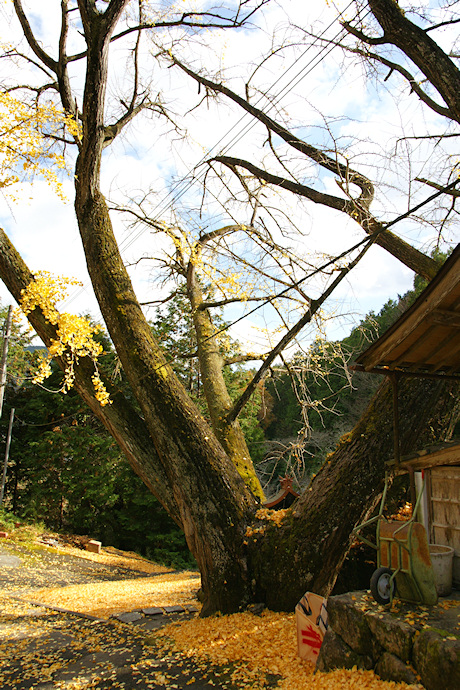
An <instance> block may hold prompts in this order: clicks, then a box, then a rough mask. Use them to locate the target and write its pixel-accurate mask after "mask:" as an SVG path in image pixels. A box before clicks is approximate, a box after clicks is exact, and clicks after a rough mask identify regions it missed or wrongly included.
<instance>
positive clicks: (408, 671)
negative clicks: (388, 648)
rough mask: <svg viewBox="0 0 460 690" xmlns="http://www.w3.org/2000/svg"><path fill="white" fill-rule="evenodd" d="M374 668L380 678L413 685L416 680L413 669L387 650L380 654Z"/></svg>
mask: <svg viewBox="0 0 460 690" xmlns="http://www.w3.org/2000/svg"><path fill="white" fill-rule="evenodd" d="M374 670H375V672H376V674H377V675H378V676H379V677H380V678H381V679H382V680H392V681H396V683H407V684H408V685H412V684H414V685H415V684H416V683H417V682H418V681H417V676H416V674H415V672H414V669H413V668H412V667H411V666H409V664H406V663H404V661H401V659H399V658H398V657H397V656H396V655H395V654H390V653H389V652H384V653H383V654H382V656H381V657H380V659H379V660H378V662H377V664H376V666H375V669H374Z"/></svg>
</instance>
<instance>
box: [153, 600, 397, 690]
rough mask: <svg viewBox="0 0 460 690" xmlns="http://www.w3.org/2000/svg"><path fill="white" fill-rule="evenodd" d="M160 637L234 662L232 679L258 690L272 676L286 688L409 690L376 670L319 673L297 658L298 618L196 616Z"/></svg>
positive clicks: (191, 653) (192, 654)
mask: <svg viewBox="0 0 460 690" xmlns="http://www.w3.org/2000/svg"><path fill="white" fill-rule="evenodd" d="M159 635H162V636H164V637H167V638H169V639H171V638H172V639H173V640H174V642H175V645H176V648H177V649H178V650H179V651H180V652H181V653H182V654H184V655H185V656H187V657H189V658H191V659H194V660H195V661H196V660H199V659H206V660H208V661H211V662H212V663H214V664H217V665H227V664H234V665H235V667H236V670H235V671H234V672H233V676H232V680H233V681H234V682H235V683H236V684H237V686H238V687H248V688H252V689H253V690H256V689H259V688H264V687H267V683H266V674H274V675H277V676H280V677H281V680H280V681H279V683H278V685H277V687H278V688H280V689H281V690H299V689H300V688H301V689H302V690H336V689H337V688H347V689H349V690H363V688H368V689H369V690H384V689H388V690H389V689H390V688H392V689H396V688H398V689H401V690H402V689H403V688H408V686H407V685H406V684H405V683H395V682H392V681H390V682H387V681H383V680H380V679H379V678H378V677H377V676H376V675H375V674H374V673H373V672H372V671H361V670H358V669H356V668H354V669H349V670H346V669H337V670H335V671H332V672H329V673H316V674H314V666H313V665H312V664H310V663H308V662H305V661H301V659H300V658H299V657H298V656H297V643H296V640H297V635H296V623H295V615H294V614H286V613H274V612H269V611H265V612H264V613H263V614H262V616H260V617H258V616H253V615H251V614H249V613H237V614H233V615H231V616H219V617H215V618H204V619H203V618H195V619H193V620H190V621H186V622H184V623H176V624H172V625H169V626H167V627H166V628H164V629H163V630H162V631H161V632H160V633H159Z"/></svg>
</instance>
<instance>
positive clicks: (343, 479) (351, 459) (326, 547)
mask: <svg viewBox="0 0 460 690" xmlns="http://www.w3.org/2000/svg"><path fill="white" fill-rule="evenodd" d="M399 401H400V417H401V419H400V432H401V451H402V453H408V452H409V451H412V450H415V449H420V448H422V447H423V445H425V444H426V443H429V442H431V443H433V442H435V441H438V442H439V441H441V440H444V439H446V438H449V436H450V434H451V433H452V430H453V425H454V424H455V421H456V420H457V419H458V416H459V413H460V396H459V385H458V384H457V383H452V382H444V381H428V380H426V379H422V380H414V379H405V380H404V381H402V382H401V384H400V394H399ZM392 457H393V406H392V390H391V385H390V384H389V383H388V382H384V383H383V384H382V385H381V386H380V388H379V389H378V391H377V393H376V394H375V396H374V398H373V400H372V402H371V404H370V405H369V407H368V409H367V410H366V411H365V413H364V414H363V416H362V418H361V419H360V421H359V422H358V424H357V425H356V427H355V428H354V429H353V431H352V432H351V433H349V434H346V435H345V436H344V437H343V438H342V439H341V441H340V443H339V445H338V447H337V449H336V450H335V451H334V452H333V453H331V455H330V456H329V457H328V458H327V460H326V461H325V463H324V465H323V467H322V468H321V470H320V471H319V472H318V474H317V476H316V477H315V478H314V480H313V481H312V484H311V486H310V487H309V488H308V489H307V490H306V491H305V492H304V493H303V495H302V496H301V497H300V498H299V500H298V501H297V502H296V504H295V505H294V506H293V508H292V509H291V510H290V511H289V513H288V515H287V517H286V519H285V521H284V524H283V525H282V527H280V528H277V527H273V526H270V527H269V528H267V529H266V531H265V535H264V536H263V537H261V538H255V539H254V538H253V539H252V540H251V541H250V543H249V548H250V563H251V572H252V577H253V580H254V581H255V582H256V583H257V585H256V586H257V591H256V592H255V598H256V599H259V600H260V601H264V602H266V604H267V605H268V606H269V607H270V608H273V609H279V610H290V609H292V608H293V607H294V606H295V604H296V602H297V601H298V600H299V599H300V597H301V596H302V595H303V594H304V593H305V591H307V590H310V591H313V592H317V593H318V594H322V595H324V596H327V595H328V594H329V593H330V591H331V590H332V588H333V586H334V583H335V580H336V577H337V574H338V572H339V570H340V567H341V565H342V563H343V560H344V558H345V556H346V554H347V553H348V550H349V548H350V544H351V540H352V537H351V532H352V530H353V528H354V527H355V526H357V525H358V524H360V523H361V522H363V521H364V520H365V519H366V517H367V516H368V515H369V513H370V512H371V511H372V510H373V508H374V507H375V506H376V504H377V503H378V501H379V499H380V497H381V494H382V489H383V482H384V477H385V468H386V466H385V462H386V461H387V460H390V459H391V458H392ZM269 524H270V523H269Z"/></svg>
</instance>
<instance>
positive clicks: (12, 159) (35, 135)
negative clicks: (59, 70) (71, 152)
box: [0, 93, 79, 198]
mask: <svg viewBox="0 0 460 690" xmlns="http://www.w3.org/2000/svg"><path fill="white" fill-rule="evenodd" d="M64 131H66V132H68V133H69V134H70V135H71V136H74V137H78V136H79V127H78V124H77V123H76V122H75V121H74V120H73V119H72V118H71V117H69V116H68V115H66V114H65V113H63V112H62V111H61V110H59V109H58V108H56V107H55V106H53V105H36V106H33V107H32V106H30V105H28V104H27V103H23V102H21V101H19V100H18V99H16V98H14V97H13V96H11V95H10V94H9V93H0V188H1V189H3V190H5V188H9V187H11V186H12V185H15V184H16V183H18V182H20V181H21V179H23V178H24V177H27V178H31V177H33V176H34V175H41V176H42V177H44V179H45V180H46V181H47V182H48V183H49V184H50V185H51V186H52V187H53V189H54V190H55V191H56V192H57V193H58V195H59V196H61V198H64V195H63V192H62V185H61V183H60V182H59V180H58V176H57V174H56V172H55V171H54V170H52V169H50V166H51V168H58V169H62V168H65V161H64V157H63V156H62V155H61V154H59V153H56V151H54V150H53V148H52V146H51V145H49V144H48V143H47V139H46V138H45V136H44V134H45V133H46V134H48V135H51V136H52V137H56V136H59V137H60V138H62V136H63V133H64ZM7 193H8V194H9V196H10V197H12V198H15V197H14V194H13V193H12V192H7Z"/></svg>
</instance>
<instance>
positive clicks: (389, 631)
mask: <svg viewBox="0 0 460 690" xmlns="http://www.w3.org/2000/svg"><path fill="white" fill-rule="evenodd" d="M365 618H366V621H367V624H368V625H369V628H370V631H371V633H372V634H373V635H374V637H375V639H376V640H377V642H378V643H379V644H380V645H381V646H382V647H383V648H384V649H386V651H387V652H390V654H395V655H396V656H398V657H399V658H400V659H402V661H409V660H410V659H411V656H412V646H413V642H414V636H415V629H414V627H412V626H410V625H408V624H407V623H404V621H402V620H401V619H400V618H397V619H396V618H392V617H391V615H390V614H389V613H388V614H386V615H384V616H377V615H375V614H374V613H371V612H369V613H366V614H365Z"/></svg>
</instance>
